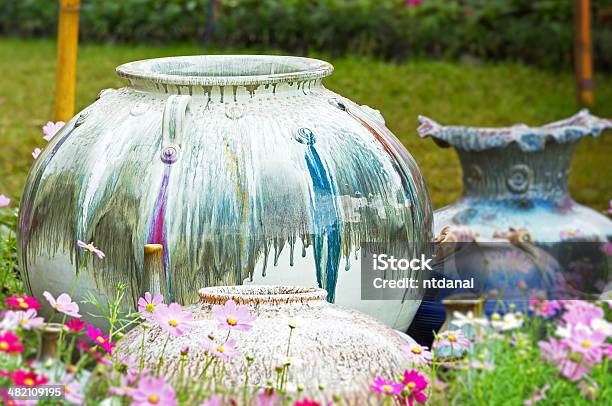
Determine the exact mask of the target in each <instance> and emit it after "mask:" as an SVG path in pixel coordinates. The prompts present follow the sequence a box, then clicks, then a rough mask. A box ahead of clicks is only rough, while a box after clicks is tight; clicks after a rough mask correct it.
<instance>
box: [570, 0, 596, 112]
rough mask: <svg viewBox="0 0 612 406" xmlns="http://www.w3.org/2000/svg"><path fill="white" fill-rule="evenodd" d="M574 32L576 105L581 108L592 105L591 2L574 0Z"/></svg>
mask: <svg viewBox="0 0 612 406" xmlns="http://www.w3.org/2000/svg"><path fill="white" fill-rule="evenodd" d="M575 4H576V6H575V13H576V17H575V18H576V32H575V34H574V35H575V49H574V52H575V55H574V58H575V61H576V91H577V99H578V104H580V105H582V106H587V107H589V106H592V105H593V99H594V96H593V90H594V87H595V86H594V84H593V45H592V39H591V2H590V0H576V2H575Z"/></svg>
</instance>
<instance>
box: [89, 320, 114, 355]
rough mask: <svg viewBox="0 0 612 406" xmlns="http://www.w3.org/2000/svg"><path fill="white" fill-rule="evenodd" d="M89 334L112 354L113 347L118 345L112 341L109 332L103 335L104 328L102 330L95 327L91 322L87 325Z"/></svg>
mask: <svg viewBox="0 0 612 406" xmlns="http://www.w3.org/2000/svg"><path fill="white" fill-rule="evenodd" d="M87 336H88V337H89V339H90V340H91V341H93V342H94V343H95V344H96V345H98V346H100V347H102V348H103V349H104V351H106V352H107V353H108V354H112V353H113V348H115V346H116V345H117V344H115V343H112V342H111V341H110V338H109V336H108V334H107V335H102V330H100V329H99V328H95V327H94V326H92V325H91V324H88V325H87Z"/></svg>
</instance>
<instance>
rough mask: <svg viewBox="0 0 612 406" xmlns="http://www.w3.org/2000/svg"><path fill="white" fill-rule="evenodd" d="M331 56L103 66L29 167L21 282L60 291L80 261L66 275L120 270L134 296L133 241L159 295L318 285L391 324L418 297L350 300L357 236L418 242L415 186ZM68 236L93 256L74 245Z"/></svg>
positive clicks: (190, 296)
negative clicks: (89, 98)
mask: <svg viewBox="0 0 612 406" xmlns="http://www.w3.org/2000/svg"><path fill="white" fill-rule="evenodd" d="M332 70H333V67H332V66H331V65H330V64H329V63H326V62H323V61H319V60H315V59H307V58H297V57H282V56H193V57H176V58H163V59H153V60H145V61H138V62H132V63H127V64H125V65H121V66H120V67H118V68H117V73H118V74H119V76H121V77H123V78H125V79H126V80H127V82H128V86H127V87H125V88H121V89H118V90H111V89H107V90H104V91H102V92H101V93H100V96H99V98H98V100H96V101H95V102H94V103H93V104H92V105H90V106H89V107H87V108H85V109H84V110H83V111H81V112H80V113H78V114H77V115H76V116H75V117H74V118H73V119H72V120H71V121H70V122H68V123H67V124H66V126H65V127H64V128H63V129H62V130H61V131H60V132H59V133H58V134H57V135H56V136H55V137H54V139H53V141H52V142H50V143H49V144H48V146H47V148H46V149H45V150H44V151H43V153H42V154H41V155H40V157H39V158H38V159H37V160H36V162H35V164H34V166H33V168H32V170H31V172H30V175H29V178H28V181H27V185H26V188H25V191H24V194H23V200H22V206H21V217H20V224H19V232H20V233H19V248H20V257H21V265H22V269H23V273H24V280H25V283H26V286H27V287H28V288H29V290H30V291H31V292H32V293H34V294H36V295H38V294H40V293H41V292H42V291H44V290H50V291H53V292H55V293H57V292H59V291H68V290H70V289H71V286H72V285H73V283H74V282H75V279H76V278H75V276H76V273H77V272H76V271H77V268H78V267H79V264H83V263H84V265H85V268H84V269H82V272H81V274H80V277H79V278H78V287H77V289H79V290H81V291H84V290H91V291H93V293H94V294H96V295H98V296H100V297H105V296H108V295H110V294H111V293H112V292H113V291H114V289H115V286H116V285H117V283H124V284H126V285H127V294H128V296H129V297H130V298H131V299H132V301H133V302H134V303H135V302H136V299H137V298H138V296H139V295H141V294H142V293H143V292H144V291H147V290H151V291H154V290H159V289H160V287H159V286H151V282H150V281H157V282H154V283H156V284H158V285H159V284H160V283H161V282H160V280H159V279H151V278H145V277H143V246H144V245H145V244H161V245H163V247H164V257H163V258H164V274H163V275H162V278H161V279H162V281H163V290H164V293H165V294H166V296H168V298H169V299H170V300H175V301H178V302H180V303H192V302H194V301H195V300H196V299H197V295H196V294H195V290H194V286H214V285H236V284H242V283H243V282H245V281H246V280H249V281H252V282H255V283H263V284H274V283H282V284H293V285H301V286H319V287H322V288H324V289H326V290H327V292H328V298H327V299H328V300H329V301H332V302H336V303H339V304H342V305H347V306H350V307H353V308H357V309H361V310H364V311H366V312H368V313H370V314H372V315H374V316H376V317H378V318H379V319H381V320H383V321H385V322H386V323H387V324H389V325H395V326H396V327H397V328H405V327H406V326H407V325H408V324H409V322H410V320H411V318H412V315H413V312H414V311H415V309H416V306H418V303H415V302H403V303H402V302H397V301H396V302H392V301H368V302H363V301H361V297H360V289H359V286H360V285H359V283H360V258H359V257H360V255H359V252H360V251H359V248H360V246H361V244H362V243H364V242H375V243H378V244H382V246H383V247H384V246H386V245H387V244H396V245H401V246H403V247H405V249H406V251H407V255H410V253H412V252H414V253H418V252H422V250H423V249H424V246H425V244H426V243H427V242H428V241H429V240H430V238H431V236H432V231H431V227H432V210H431V204H430V200H429V197H428V193H427V190H426V187H425V184H424V183H423V179H422V177H421V173H420V171H419V169H418V167H417V165H416V164H415V162H414V160H413V159H412V158H411V156H410V155H409V154H408V152H407V151H406V149H405V148H404V147H403V146H402V145H401V143H400V142H399V141H398V140H397V138H395V136H394V135H393V134H392V133H391V132H390V131H389V130H388V129H387V128H386V127H385V123H384V119H383V118H382V116H381V115H380V113H378V112H377V111H376V110H373V109H371V108H369V107H366V106H359V105H357V104H355V103H353V102H351V101H350V100H348V99H346V98H344V97H342V96H340V95H338V94H336V93H334V92H332V91H330V90H328V89H326V88H325V87H324V86H323V84H322V79H323V78H324V77H326V76H328V75H330V74H331V73H332ZM77 240H82V241H86V242H91V241H93V243H94V244H95V245H96V246H97V247H99V248H100V249H102V250H103V251H104V252H105V253H106V258H105V259H104V260H103V261H97V260H96V261H94V260H93V259H89V258H86V257H85V255H86V253H83V252H81V251H80V250H79V249H78V248H77V246H76V241H77ZM85 259H87V260H86V261H84V260H85ZM81 268H83V267H81ZM412 297H414V296H412Z"/></svg>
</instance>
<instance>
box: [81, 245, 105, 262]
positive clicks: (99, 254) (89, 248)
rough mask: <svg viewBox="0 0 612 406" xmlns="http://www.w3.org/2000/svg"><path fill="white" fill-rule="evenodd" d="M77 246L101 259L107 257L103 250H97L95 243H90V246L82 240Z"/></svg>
mask: <svg viewBox="0 0 612 406" xmlns="http://www.w3.org/2000/svg"><path fill="white" fill-rule="evenodd" d="M77 245H78V246H79V248H83V249H85V250H87V251H89V252H91V253H93V254H96V256H97V257H98V258H100V259H102V258H104V257H105V256H106V254H105V253H104V252H102V250H99V249H98V248H96V247H95V246H94V245H93V242H90V243H89V244H86V243H84V242H83V241H81V240H77Z"/></svg>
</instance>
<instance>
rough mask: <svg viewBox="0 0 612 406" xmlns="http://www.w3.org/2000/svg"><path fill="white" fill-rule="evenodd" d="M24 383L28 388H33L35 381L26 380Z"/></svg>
mask: <svg viewBox="0 0 612 406" xmlns="http://www.w3.org/2000/svg"><path fill="white" fill-rule="evenodd" d="M23 383H25V384H26V385H27V386H32V385H34V379H32V378H26V379H24V380H23Z"/></svg>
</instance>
